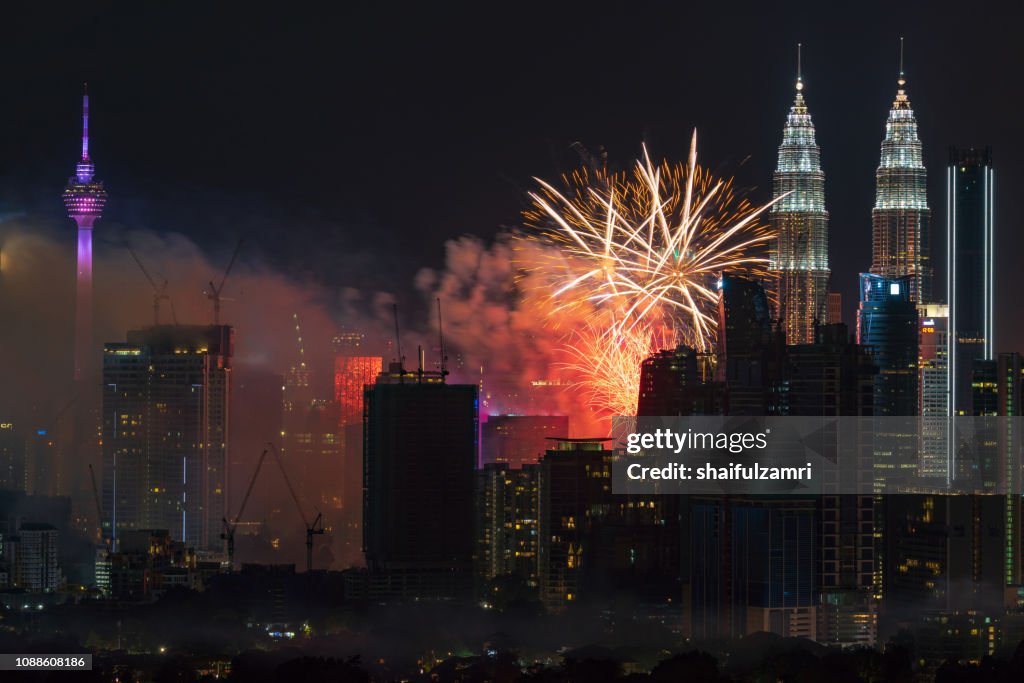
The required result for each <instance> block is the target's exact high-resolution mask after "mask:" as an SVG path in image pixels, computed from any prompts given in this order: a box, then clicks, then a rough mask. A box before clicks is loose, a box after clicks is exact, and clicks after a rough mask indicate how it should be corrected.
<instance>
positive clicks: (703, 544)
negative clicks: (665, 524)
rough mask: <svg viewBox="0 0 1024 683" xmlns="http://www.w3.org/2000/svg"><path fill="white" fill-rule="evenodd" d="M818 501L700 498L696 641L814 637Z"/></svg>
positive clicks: (694, 521)
mask: <svg viewBox="0 0 1024 683" xmlns="http://www.w3.org/2000/svg"><path fill="white" fill-rule="evenodd" d="M816 506H817V501H815V500H814V499H812V498H807V497H804V498H784V497H758V498H740V499H731V500H730V499H726V498H695V499H694V501H693V504H692V510H691V515H692V516H691V533H692V541H691V542H692V548H693V552H692V557H693V570H692V572H693V574H692V584H691V600H692V613H691V631H692V637H694V638H699V639H705V638H739V637H742V636H745V635H749V634H751V633H755V632H758V631H769V632H772V633H776V634H778V635H781V636H786V637H790V636H791V637H803V638H811V639H814V638H816V636H817V607H816V605H817V593H818V586H817V582H816V577H815V573H816V572H815V567H816V565H817V563H818V561H819V560H818V552H819V549H818V543H819V541H818V539H817V530H816V527H817V512H816Z"/></svg>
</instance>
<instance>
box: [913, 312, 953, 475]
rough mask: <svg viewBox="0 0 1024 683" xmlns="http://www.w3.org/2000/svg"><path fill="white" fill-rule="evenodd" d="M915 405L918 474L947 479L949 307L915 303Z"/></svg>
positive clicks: (948, 462)
mask: <svg viewBox="0 0 1024 683" xmlns="http://www.w3.org/2000/svg"><path fill="white" fill-rule="evenodd" d="M917 314H918V321H919V322H918V331H919V337H918V340H919V341H918V365H919V368H920V369H919V373H920V377H919V386H920V392H919V396H918V405H919V406H920V409H921V457H920V469H919V470H918V472H919V474H920V475H921V476H922V477H925V478H928V479H944V480H945V479H947V478H949V477H950V475H951V474H952V472H951V470H950V464H951V460H952V458H951V456H952V454H951V452H950V449H949V444H950V443H951V436H952V430H951V427H952V425H951V424H950V422H949V415H950V383H949V306H947V305H946V304H918V306H917Z"/></svg>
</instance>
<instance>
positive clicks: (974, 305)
mask: <svg viewBox="0 0 1024 683" xmlns="http://www.w3.org/2000/svg"><path fill="white" fill-rule="evenodd" d="M946 195H947V196H946V212H947V216H946V250H947V254H948V256H947V263H948V266H949V273H948V274H947V286H946V301H947V302H948V303H949V329H950V331H951V334H950V339H949V345H950V354H951V356H950V374H951V375H952V386H953V405H952V411H953V413H952V414H954V415H973V414H975V411H974V410H973V408H972V407H971V398H972V397H971V372H972V368H973V363H974V361H975V360H977V359H984V360H991V359H992V358H993V357H994V356H993V351H992V342H993V338H992V337H993V326H994V315H993V310H994V299H995V287H994V282H995V273H994V270H995V259H994V257H993V250H994V249H995V226H994V220H995V218H994V200H995V178H994V173H993V170H992V149H991V148H988V147H986V148H985V149H981V150H978V149H962V150H961V149H956V148H951V149H950V150H949V166H948V167H947V170H946Z"/></svg>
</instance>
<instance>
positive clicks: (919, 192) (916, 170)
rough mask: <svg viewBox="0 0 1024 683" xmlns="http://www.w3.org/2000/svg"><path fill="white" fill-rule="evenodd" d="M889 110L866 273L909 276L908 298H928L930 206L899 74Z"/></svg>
mask: <svg viewBox="0 0 1024 683" xmlns="http://www.w3.org/2000/svg"><path fill="white" fill-rule="evenodd" d="M902 50H903V47H902V42H901V43H900V52H901V55H900V77H899V80H898V81H897V83H898V85H899V89H898V90H897V91H896V99H895V100H894V101H893V103H892V109H890V110H889V119H888V121H886V124H885V139H884V140H882V156H881V161H880V163H879V165H878V170H877V171H876V172H875V208H874V209H873V210H872V211H871V272H872V273H873V274H875V275H880V276H882V277H884V278H888V279H893V278H899V277H908V278H909V280H908V287H909V289H910V300H911V301H915V302H920V303H931V302H932V298H931V296H932V291H931V285H932V264H931V209H929V208H928V197H927V192H926V187H925V182H926V180H927V178H926V171H925V168H924V162H923V161H922V155H921V141H920V139H918V137H917V119H915V118H914V110H913V109H911V108H910V100H909V98H908V97H907V92H906V89H905V86H906V84H907V81H906V78H905V77H904V73H903V58H902Z"/></svg>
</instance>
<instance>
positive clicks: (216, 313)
mask: <svg viewBox="0 0 1024 683" xmlns="http://www.w3.org/2000/svg"><path fill="white" fill-rule="evenodd" d="M244 239H245V238H242V239H240V240H238V244H236V245H235V251H234V253H233V254H231V260H230V261H228V267H227V268H225V269H224V275H222V276H221V278H220V284H219V285H215V284H213V280H210V282H209V285H210V289H209V291H207V292H205V294H206V298H207V299H209V300H210V301H212V302H213V324H214V325H220V302H221V296H220V295H221V292H223V291H224V283H225V282H227V280H228V275H230V274H231V269H232V268H233V267H234V265H235V259H237V258H238V252H239V250H241V248H242V242H243V241H244Z"/></svg>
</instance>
